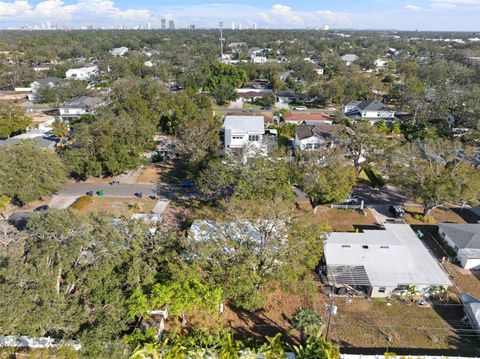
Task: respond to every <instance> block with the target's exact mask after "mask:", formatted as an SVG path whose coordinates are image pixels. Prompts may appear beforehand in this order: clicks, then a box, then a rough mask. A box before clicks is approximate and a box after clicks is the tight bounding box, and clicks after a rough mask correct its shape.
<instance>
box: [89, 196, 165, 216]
mask: <svg viewBox="0 0 480 359" xmlns="http://www.w3.org/2000/svg"><path fill="white" fill-rule="evenodd" d="M155 203H156V200H153V199H146V198H124V197H92V202H91V203H90V204H89V205H88V207H87V208H86V209H85V211H84V212H106V213H108V214H110V215H112V216H114V217H117V218H118V217H126V218H130V217H131V216H132V215H133V214H134V213H146V214H148V213H150V212H151V211H152V209H153V207H154V206H155Z"/></svg>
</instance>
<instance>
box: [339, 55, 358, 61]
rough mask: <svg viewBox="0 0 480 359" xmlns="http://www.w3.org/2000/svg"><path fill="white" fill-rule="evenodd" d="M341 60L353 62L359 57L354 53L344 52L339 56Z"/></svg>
mask: <svg viewBox="0 0 480 359" xmlns="http://www.w3.org/2000/svg"><path fill="white" fill-rule="evenodd" d="M340 58H341V59H342V60H343V61H348V62H355V61H357V60H358V59H359V57H358V56H357V55H355V54H345V55H343V56H342V57H340Z"/></svg>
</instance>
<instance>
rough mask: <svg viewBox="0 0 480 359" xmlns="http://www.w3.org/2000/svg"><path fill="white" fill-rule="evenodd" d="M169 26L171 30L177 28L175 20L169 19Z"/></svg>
mask: <svg viewBox="0 0 480 359" xmlns="http://www.w3.org/2000/svg"><path fill="white" fill-rule="evenodd" d="M168 28H169V29H170V30H173V29H175V22H174V21H173V20H168Z"/></svg>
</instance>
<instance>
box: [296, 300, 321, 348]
mask: <svg viewBox="0 0 480 359" xmlns="http://www.w3.org/2000/svg"><path fill="white" fill-rule="evenodd" d="M293 328H295V329H297V330H298V331H299V332H300V341H301V342H302V343H303V342H304V341H305V339H306V338H307V337H310V336H314V337H319V336H321V334H322V332H323V329H324V324H323V321H322V318H321V317H320V314H318V313H317V312H316V311H314V310H313V309H312V308H308V307H304V308H298V309H297V310H296V311H295V315H294V316H293Z"/></svg>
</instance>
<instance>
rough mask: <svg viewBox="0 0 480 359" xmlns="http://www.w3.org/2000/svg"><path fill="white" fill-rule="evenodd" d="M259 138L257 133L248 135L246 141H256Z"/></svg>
mask: <svg viewBox="0 0 480 359" xmlns="http://www.w3.org/2000/svg"><path fill="white" fill-rule="evenodd" d="M259 140H260V136H259V135H248V141H250V142H258V141H259Z"/></svg>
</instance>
